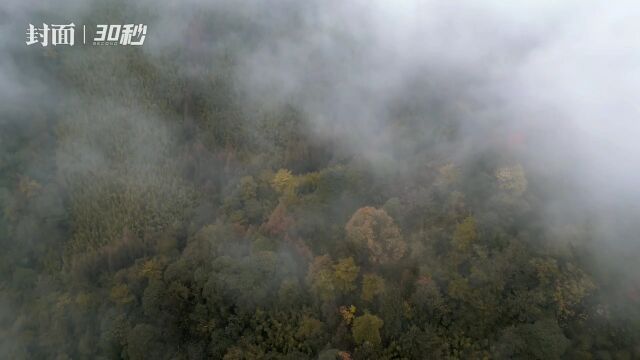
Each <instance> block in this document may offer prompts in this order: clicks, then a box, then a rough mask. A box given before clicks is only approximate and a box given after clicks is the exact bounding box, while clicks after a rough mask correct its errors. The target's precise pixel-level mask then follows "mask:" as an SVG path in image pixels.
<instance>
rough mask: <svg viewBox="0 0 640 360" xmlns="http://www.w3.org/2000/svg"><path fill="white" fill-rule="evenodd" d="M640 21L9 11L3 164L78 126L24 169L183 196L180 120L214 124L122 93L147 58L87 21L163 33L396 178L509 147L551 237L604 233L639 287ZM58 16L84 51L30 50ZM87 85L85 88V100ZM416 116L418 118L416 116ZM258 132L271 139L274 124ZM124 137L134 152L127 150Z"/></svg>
mask: <svg viewBox="0 0 640 360" xmlns="http://www.w3.org/2000/svg"><path fill="white" fill-rule="evenodd" d="M639 18H640V6H638V5H637V4H636V2H635V1H633V0H621V1H615V2H606V1H597V0H588V1H578V0H567V1H562V2H558V1H551V0H544V1H534V0H527V1H519V2H505V1H500V0H486V1H481V2H478V1H472V0H460V1H445V0H424V1H418V0H398V1H385V0H369V1H364V0H352V1H338V0H329V1H315V0H314V1H293V0H279V1H258V0H235V1H234V0H214V1H208V2H207V1H200V0H188V1H165V2H156V1H151V0H144V1H141V2H137V3H136V4H135V5H132V4H128V3H126V2H124V1H111V2H108V3H107V4H105V2H100V1H94V2H83V1H79V0H78V1H70V0H64V1H57V2H55V4H53V3H48V2H46V1H35V0H31V1H19V0H5V1H3V2H2V4H1V5H0V131H2V132H3V134H1V136H0V165H3V161H4V159H5V158H6V159H8V158H9V152H10V149H11V151H12V152H13V151H15V149H14V145H13V142H12V141H13V140H11V139H13V137H14V132H15V137H16V138H17V137H19V136H20V134H21V130H20V129H22V128H24V127H30V126H35V127H38V126H43V127H46V126H53V127H56V126H58V125H59V124H58V125H51V123H53V122H55V120H52V119H53V118H55V117H60V118H62V119H64V120H61V121H60V122H59V123H60V124H62V125H60V126H59V127H56V131H57V134H58V135H59V136H60V138H58V139H56V140H52V139H45V140H44V141H43V144H44V143H48V142H50V143H51V144H53V145H51V147H47V148H46V149H51V148H55V149H56V150H55V154H52V153H50V152H48V150H43V151H44V152H45V153H39V152H38V151H37V150H36V151H34V155H32V156H29V157H28V158H27V160H24V161H25V162H26V165H25V166H24V167H23V173H25V174H26V175H28V176H30V177H33V178H40V179H42V178H62V179H65V180H67V179H69V178H72V177H73V176H74V175H76V174H78V173H79V174H92V176H93V174H97V175H96V177H101V176H103V175H104V176H105V177H107V178H108V177H109V176H113V177H114V178H118V177H123V178H130V179H132V181H133V182H134V183H136V184H140V186H144V185H145V184H147V182H153V186H157V189H159V190H158V191H159V192H162V193H164V194H165V195H166V196H167V197H168V198H167V199H168V200H166V199H165V200H166V201H167V202H169V201H174V200H175V201H182V200H181V199H182V197H183V196H186V195H184V194H183V193H187V191H186V190H185V191H183V190H175V194H174V193H173V192H172V190H171V191H170V190H167V189H168V188H171V187H172V186H174V185H175V184H181V183H180V181H179V180H176V178H177V177H179V176H177V175H176V174H174V173H171V172H166V171H165V168H166V167H168V166H169V165H168V164H170V165H173V163H174V162H175V158H172V157H173V156H174V155H176V154H178V153H179V152H180V151H182V150H183V149H181V148H179V146H178V145H176V144H177V143H179V142H180V141H181V140H183V139H184V138H185V135H184V134H183V133H180V132H179V131H177V130H176V129H175V128H174V127H173V126H172V125H171V124H172V122H174V123H177V122H185V123H187V124H190V121H197V119H191V117H192V115H191V114H190V113H189V110H188V109H186V108H185V110H184V111H181V112H177V111H175V112H171V111H168V112H167V111H164V110H165V108H163V105H162V104H160V105H157V104H156V105H154V106H144V105H141V103H142V100H143V99H146V97H147V96H148V97H152V96H153V94H151V95H149V94H148V93H146V91H147V89H146V88H144V86H143V85H142V81H140V80H139V79H136V78H133V77H132V78H131V79H130V81H128V82H127V83H124V84H123V83H110V81H111V80H110V79H112V78H115V76H114V77H111V76H110V75H109V74H116V73H118V74H119V75H122V74H123V73H124V75H125V76H124V77H126V71H128V70H127V68H125V67H120V66H119V64H118V61H120V60H122V59H123V57H122V56H123V54H125V53H126V54H129V52H130V51H134V50H131V49H129V48H124V47H118V46H115V47H110V48H105V47H102V48H101V47H94V46H91V45H84V46H83V45H81V44H80V43H79V39H81V32H79V31H78V30H79V28H80V27H81V25H82V24H87V25H90V24H96V23H112V24H123V23H145V24H147V25H148V32H147V37H146V42H145V44H144V46H143V47H141V48H139V49H136V50H135V51H140V52H141V54H142V56H144V57H145V61H147V65H148V66H150V67H152V66H155V67H157V68H159V69H165V68H164V66H165V65H166V63H167V62H169V61H174V62H180V63H182V65H181V66H177V70H176V72H177V76H179V77H182V78H183V79H193V80H194V82H195V80H198V79H200V80H201V79H209V78H212V77H213V76H212V75H211V73H212V72H213V71H215V69H216V68H217V67H219V66H226V65H228V63H231V64H232V66H230V67H231V68H232V70H231V74H230V76H231V83H232V86H233V91H234V93H235V94H236V95H237V101H238V105H239V106H240V107H241V108H242V109H243V110H242V117H243V120H244V121H247V122H249V123H250V124H251V123H252V122H257V121H258V120H257V119H256V118H258V117H259V115H256V114H257V113H258V111H254V110H255V109H264V108H267V109H269V108H272V107H278V106H286V105H291V106H293V107H295V108H296V109H297V110H299V111H300V112H301V113H302V114H303V117H304V119H305V121H306V125H307V130H308V131H309V134H310V136H311V137H312V138H314V139H316V140H317V141H319V142H331V143H333V144H334V146H335V148H336V149H340V151H341V152H342V153H343V154H347V155H345V156H351V157H353V158H356V159H358V160H360V161H363V162H365V163H366V164H367V166H368V167H369V168H370V169H371V171H372V172H374V173H377V174H378V175H379V176H380V177H391V178H392V177H393V176H399V177H402V176H406V177H411V176H414V175H415V174H416V173H418V172H419V171H422V170H423V169H424V164H420V163H415V162H413V161H414V160H415V159H416V158H417V157H416V156H414V155H415V153H416V152H418V151H417V150H416V149H415V148H412V147H411V146H410V145H408V144H407V143H406V142H405V140H406V139H407V137H408V136H409V135H411V136H413V137H419V136H422V137H423V138H424V142H425V143H427V142H430V141H434V142H435V141H436V140H435V135H434V134H436V133H440V132H442V133H444V132H446V131H449V130H448V127H449V126H450V124H449V122H450V121H452V122H454V123H455V126H453V125H451V126H452V127H454V128H455V130H454V132H455V136H452V137H451V138H450V139H449V141H447V142H441V143H438V145H437V147H438V148H439V149H440V150H441V151H442V152H446V153H448V154H449V155H450V158H451V159H454V160H455V163H456V164H462V163H464V162H465V161H467V160H470V159H473V158H474V156H476V155H477V154H479V153H482V152H484V151H489V150H491V149H493V150H494V151H500V152H502V154H501V155H504V158H505V159H510V162H509V163H508V164H505V165H512V164H522V166H523V167H524V169H525V173H526V174H527V178H528V179H529V181H530V183H532V184H537V185H536V186H534V191H537V192H538V194H539V195H540V196H541V199H542V200H541V201H542V202H543V203H544V204H543V209H544V214H541V216H542V217H543V218H544V221H545V222H546V224H547V225H548V227H549V229H550V230H549V234H550V235H549V236H554V234H557V235H558V238H559V240H558V241H559V242H561V241H564V240H566V239H561V238H563V237H566V236H568V235H566V234H563V226H565V225H566V224H567V223H570V224H584V223H588V224H589V226H591V228H590V229H592V233H591V234H589V239H581V238H578V239H576V238H571V241H575V242H578V243H580V242H585V243H586V242H587V241H591V240H594V239H595V244H594V246H595V248H596V249H600V250H598V251H599V252H600V254H599V257H598V258H597V259H596V260H595V261H596V262H598V264H599V265H602V266H603V267H611V268H613V269H616V271H621V272H625V271H626V274H625V275H624V276H625V279H622V280H624V281H629V279H630V281H637V280H634V279H636V278H637V276H638V266H637V264H636V263H635V262H636V261H635V257H633V255H632V254H636V253H637V250H638V247H639V246H640V243H639V242H638V240H637V230H638V224H637V219H638V216H639V215H640V205H639V204H640V191H638V189H637V186H638V184H640V141H639V140H638V139H639V137H640V122H639V121H638V119H639V117H640V105H639V102H638V100H637V97H638V94H639V93H640V36H639V34H640V26H638V25H637V23H638V21H637V19H639ZM43 22H44V23H65V24H66V23H70V22H74V23H75V24H76V45H75V46H74V47H73V48H71V47H66V46H58V47H57V48H55V49H53V48H51V47H48V48H43V47H41V46H40V45H38V44H36V45H32V46H26V45H25V31H26V29H27V26H28V24H29V23H33V24H34V25H36V26H40V25H41V23H43ZM203 22H209V23H210V24H213V25H212V27H213V28H214V31H213V32H211V33H209V32H207V31H208V29H209V28H207V27H206V26H200V25H201V23H203ZM119 52H121V53H119ZM54 59H55V61H58V60H60V61H61V62H62V63H63V64H64V66H66V67H67V68H71V69H72V68H74V67H77V69H78V73H79V74H84V75H86V74H90V73H91V72H92V71H96V72H100V75H96V77H95V78H91V77H88V78H80V79H72V80H71V81H67V80H68V79H61V78H60V76H59V74H57V72H56V71H57V67H56V65H53V64H54V63H55V61H54ZM229 59H231V60H229ZM167 68H169V67H167ZM163 71H164V70H163ZM171 71H173V70H171ZM119 72H120V73H119ZM120 78H122V76H121V77H120ZM93 82H95V84H94V83H93ZM80 83H82V84H86V88H85V89H84V90H85V91H84V92H82V91H78V89H76V88H75V85H77V84H80ZM185 83H188V81H185V82H184V83H180V84H178V85H175V84H168V85H167V86H166V92H163V94H162V96H163V97H162V99H163V100H166V102H171V101H173V100H175V99H179V98H180V96H178V95H176V96H173V95H172V92H175V93H181V94H182V93H186V94H188V93H189V91H190V90H189V86H190V85H184V84H185ZM94 90H95V91H94ZM120 91H123V92H127V93H129V94H130V96H129V101H128V102H127V103H121V102H120V103H117V102H115V100H114V99H115V96H113V98H112V96H111V95H113V94H115V93H116V92H118V94H121V93H120ZM185 97H186V98H188V97H189V95H186V96H185ZM175 101H176V103H179V102H180V101H181V100H175ZM185 103H186V101H185ZM406 104H410V107H412V108H411V110H410V111H409V113H410V114H409V115H406V114H405V115H403V116H406V117H407V118H409V120H407V119H406V118H403V117H402V116H400V115H398V114H399V113H401V112H402V111H400V110H398V109H399V108H403V106H405V105H406ZM165 105H166V104H165ZM172 105H174V104H169V105H167V107H168V108H170V107H171V106H172ZM181 106H182V105H180V106H177V107H181ZM185 107H186V105H185ZM403 121H407V122H411V123H412V124H413V126H414V127H412V128H411V129H412V131H414V132H413V133H411V134H406V133H403V132H402V131H399V130H397V129H394V127H393V125H394V124H397V123H398V122H403ZM43 124H45V125H43ZM416 124H417V125H416ZM441 127H443V128H446V129H442V128H441ZM253 131H254V133H253V134H252V136H255V139H256V141H262V140H263V139H262V137H263V134H261V130H260V129H259V128H258V127H257V126H256V128H255V129H254V130H253ZM452 131H453V130H452ZM60 134H62V135H60ZM112 139H116V140H113V141H114V142H119V144H120V143H122V144H124V145H123V146H124V147H125V149H126V153H119V152H118V151H120V150H118V151H116V150H114V148H113V147H112V146H111V145H112V144H111V143H110V142H109V141H111V140H112ZM264 141H266V140H264ZM43 149H45V148H43ZM220 162H222V161H220ZM7 163H8V160H7ZM216 166H220V167H222V166H221V165H220V164H217V163H216V165H212V166H211V168H210V169H209V170H208V171H209V172H210V173H212V174H214V175H212V176H220V177H222V175H218V170H219V168H218V167H216ZM54 168H55V170H54ZM0 169H1V168H0ZM274 170H277V169H274ZM220 172H222V171H221V170H220ZM107 173H109V174H107ZM150 174H151V175H150ZM151 179H153V180H151ZM158 179H159V180H158ZM66 184H67V186H68V183H66ZM0 185H1V184H0ZM0 190H2V189H0ZM67 190H68V189H67ZM52 192H53V190H52ZM0 195H1V196H0V200H3V198H9V197H10V195H7V194H4V195H3V193H2V192H1V191H0ZM178 198H180V200H176V199H178ZM163 199H164V198H163ZM165 200H163V201H165ZM0 204H1V202H0ZM47 206H48V205H47ZM52 211H53V210H52ZM56 211H57V210H56ZM47 216H48V215H47ZM25 231H26V230H25ZM1 235H2V233H0V236H1ZM579 236H581V235H578V237H579ZM569 237H571V236H569ZM552 240H553V239H552ZM33 241H34V242H36V240H33ZM625 256H626V257H625ZM8 306H9V305H5V302H4V301H0V320H2V318H5V317H8V316H9V315H8V313H10V311H5V310H6V308H7V307H8ZM2 346H3V345H2V344H0V349H2ZM4 346H6V345H4Z"/></svg>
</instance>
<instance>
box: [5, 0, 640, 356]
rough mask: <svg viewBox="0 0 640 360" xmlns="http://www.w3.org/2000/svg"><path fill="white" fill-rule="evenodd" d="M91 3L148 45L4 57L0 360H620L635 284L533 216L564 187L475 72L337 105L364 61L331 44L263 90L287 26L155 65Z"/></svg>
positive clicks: (174, 42) (581, 219)
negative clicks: (18, 79) (9, 80)
mask: <svg viewBox="0 0 640 360" xmlns="http://www.w3.org/2000/svg"><path fill="white" fill-rule="evenodd" d="M114 3H118V4H120V3H119V2H114ZM101 6H102V8H98V9H97V10H96V9H91V11H88V12H87V13H85V14H84V15H82V16H83V17H82V18H79V19H78V23H82V22H84V23H87V24H91V23H100V21H101V20H102V19H104V18H105V17H106V18H109V19H120V18H122V17H124V15H122V14H123V13H125V12H126V13H127V14H128V16H133V17H136V16H137V18H140V19H141V20H142V21H143V22H145V21H146V22H149V23H150V31H149V34H148V35H147V36H148V40H147V41H148V43H147V44H145V46H143V47H139V48H133V47H118V46H115V47H108V46H105V47H99V46H85V47H81V46H75V47H73V48H71V47H25V46H15V47H14V48H11V50H10V51H8V52H7V54H6V55H3V58H4V60H3V61H5V63H6V61H7V60H6V59H11V60H12V61H13V64H14V67H13V68H12V70H13V71H15V72H17V73H19V74H29V75H28V76H29V77H30V78H31V79H34V78H35V79H37V81H34V82H33V83H22V86H23V87H22V88H17V87H14V88H12V89H13V90H12V91H15V92H16V94H17V95H16V98H15V99H10V100H11V101H12V102H11V104H10V103H9V101H8V100H7V101H6V102H5V105H3V108H2V109H1V111H2V120H1V121H0V208H1V209H2V211H1V212H0V247H1V249H2V251H1V252H0V357H2V358H6V359H32V358H33V359H40V358H42V359H45V358H47V359H49V358H50V359H205V358H210V359H225V360H232V359H321V360H328V359H342V360H347V359H560V358H568V359H635V358H640V282H638V278H637V273H635V272H634V270H629V272H627V273H626V274H623V271H622V270H624V269H625V266H626V265H624V266H620V267H616V266H613V265H612V264H610V261H608V260H602V257H600V255H602V254H600V249H601V248H600V247H599V246H598V244H599V242H598V241H599V237H602V235H601V233H602V229H598V228H597V227H598V225H599V222H598V218H597V216H598V214H597V213H595V214H594V213H588V211H586V210H585V215H584V216H578V215H575V214H574V215H575V216H571V215H568V214H567V215H566V216H561V217H556V218H555V219H554V221H550V220H549V211H548V204H550V203H552V202H554V201H560V200H558V196H557V194H558V193H559V192H561V191H564V190H566V189H568V188H571V184H567V183H563V182H562V181H561V179H558V178H557V177H554V174H549V172H544V171H540V167H538V166H535V164H533V162H531V161H530V159H528V158H527V156H525V155H523V153H525V151H523V148H526V147H528V146H535V144H531V142H530V141H527V136H528V135H527V134H526V133H521V132H518V131H517V130H512V129H508V128H507V127H501V126H503V125H504V120H503V119H502V118H501V116H498V115H495V116H492V115H487V114H490V113H491V107H492V106H496V107H498V106H500V101H501V99H500V98H499V97H495V98H491V97H490V96H489V95H487V97H483V96H484V95H486V94H483V95H482V96H480V95H479V94H477V89H479V85H478V84H479V82H481V81H482V79H480V78H479V77H478V76H477V74H475V73H474V72H473V71H468V72H466V73H465V72H464V71H456V72H455V73H453V72H451V71H450V70H451V68H444V67H435V66H426V67H424V68H420V74H421V75H419V76H418V75H416V76H412V77H411V78H410V79H409V80H406V81H405V80H404V79H403V81H402V88H401V89H394V94H393V96H387V97H385V98H384V99H383V100H381V99H380V97H379V96H377V95H376V94H379V92H375V91H373V93H372V94H369V93H368V92H367V91H363V92H362V93H360V94H359V95H358V96H354V97H353V98H340V99H338V97H340V96H342V95H343V94H344V93H343V91H344V90H339V89H345V88H346V89H347V91H349V92H351V91H352V90H353V89H354V88H358V86H351V87H350V85H349V81H350V78H349V76H351V75H349V74H354V73H355V75H352V76H354V77H357V76H359V74H360V75H361V74H363V72H362V71H361V66H365V67H366V66H367V65H368V64H367V63H366V62H365V60H363V59H360V60H362V62H360V63H356V64H354V63H350V64H347V62H348V61H347V60H348V59H353V56H354V55H350V54H352V53H356V54H357V53H358V51H359V49H361V46H362V44H361V41H363V40H362V38H360V37H357V36H353V37H350V38H349V37H347V38H342V37H341V36H342V35H340V34H339V35H340V36H337V38H338V40H337V41H338V42H339V44H340V46H338V47H333V48H332V49H327V48H323V47H322V46H319V47H318V48H316V49H315V51H311V52H309V53H305V56H308V59H307V58H306V57H305V58H304V59H302V60H299V61H301V62H303V63H304V62H306V61H309V62H310V65H309V73H308V74H305V76H306V80H305V81H307V83H305V84H306V85H305V86H303V87H301V88H298V87H295V86H292V87H291V89H289V90H291V91H290V92H287V93H284V95H283V93H281V92H279V89H278V88H277V87H278V86H280V85H281V86H283V87H286V86H287V84H284V82H282V83H278V81H275V84H271V80H273V79H272V78H270V75H269V73H268V72H269V71H271V70H273V68H268V67H265V68H264V69H262V68H260V63H259V61H258V63H257V64H254V65H253V67H254V69H255V67H257V69H255V71H254V72H252V73H251V72H247V71H246V69H247V67H246V66H247V61H246V59H247V57H248V56H251V55H250V54H251V53H252V49H255V48H257V47H259V46H261V44H264V43H269V39H274V38H277V37H281V36H291V37H292V38H294V39H296V37H298V36H299V34H298V32H297V31H302V30H300V29H301V28H302V29H305V28H304V26H306V27H307V28H306V29H307V30H308V27H309V25H308V23H306V25H304V24H305V22H308V19H307V20H305V16H304V14H302V13H296V12H295V11H294V10H295V9H296V7H292V10H291V11H292V14H291V15H290V16H289V15H287V16H286V17H285V16H281V17H280V16H275V15H274V14H261V16H264V18H266V20H262V21H257V20H256V21H252V19H256V18H257V17H256V18H254V17H253V16H254V15H255V14H253V15H251V14H250V15H247V14H246V13H242V12H234V13H232V14H231V15H230V14H229V13H225V12H222V11H220V10H219V9H213V10H212V9H209V10H208V11H205V10H202V11H194V12H192V13H190V14H189V16H188V17H184V18H181V21H182V20H184V21H183V24H182V25H181V26H182V27H183V28H181V30H180V31H179V32H177V33H178V34H179V35H180V36H176V37H177V38H178V39H172V38H171V36H166V37H164V39H166V40H167V41H168V45H167V44H164V43H161V41H160V40H162V39H163V36H162V31H167V33H168V28H169V25H166V26H167V28H165V29H164V30H163V26H164V25H163V24H166V22H160V21H157V19H158V18H159V17H160V15H159V14H158V13H154V12H153V11H151V13H150V14H149V13H148V12H147V11H148V10H145V11H142V10H141V9H139V8H134V7H133V6H132V7H131V8H130V7H127V6H125V5H123V4H120V7H115V6H114V7H110V6H108V5H101ZM298 10H299V9H298ZM136 11H138V12H136ZM132 14H133V15H132ZM5 15H6V14H5ZM274 18H275V19H276V20H277V21H278V24H279V26H272V24H273V22H274V21H276V20H274ZM185 19H186V20H185ZM5 20H6V19H5ZM165 20H166V19H165ZM25 24H27V23H26V22H25ZM19 25H20V26H23V25H24V24H22V23H19ZM267 25H269V26H267ZM154 27H155V28H154ZM294 28H295V29H298V30H297V31H294V30H291V31H289V32H287V31H285V30H283V29H294ZM18 30H19V31H18ZM18 30H16V31H15V33H21V31H22V28H19V29H18ZM283 33H285V35H283ZM154 36H155V37H156V38H155V43H154ZM336 49H338V50H339V51H335V50H336ZM323 50H326V52H325V51H323ZM329 50H331V51H333V52H332V53H328V51H329ZM355 57H356V58H357V56H355ZM259 59H262V58H259ZM345 59H347V60H345ZM283 67H284V68H282V69H279V71H284V72H285V73H286V72H287V71H288V70H289V69H287V68H286V66H284V65H283ZM334 67H335V68H334ZM269 69H271V70H269ZM291 71H295V70H294V69H291ZM332 71H336V72H338V73H339V74H345V78H343V79H336V77H335V76H332V75H327V74H330V73H331V72H332ZM365 74H366V73H365ZM25 76H26V75H25ZM295 76H297V77H299V76H300V74H296V75H295ZM3 79H4V78H3ZM247 79H249V80H251V81H248V80H247ZM256 79H259V80H256ZM276 79H277V78H276ZM379 80H380V79H378V80H376V81H379ZM3 81H4V80H3ZM376 81H372V83H371V86H372V87H373V88H376V86H379V85H380V84H378V83H376ZM247 83H249V84H250V85H252V86H254V85H255V86H254V87H253V88H254V89H255V88H257V87H259V88H261V91H257V92H251V91H249V90H247V87H246V86H243V84H245V85H246V84H247ZM271 86H273V88H271ZM300 91H302V92H303V93H302V94H299V93H298V92H300ZM336 94H337V95H336ZM368 95H371V96H372V99H369V98H368V97H367V96H368ZM363 99H365V100H366V101H365V100H363ZM367 99H368V100H367ZM341 102H344V103H341ZM356 103H357V105H353V104H356ZM363 104H364V105H367V104H368V105H367V106H362V105H363ZM369 105H370V106H369ZM365 107H366V108H365ZM345 115H347V116H345ZM370 118H375V119H376V120H375V121H369V120H368V119H370ZM471 118H474V119H476V120H478V122H476V123H473V124H474V125H469V124H470V121H469V119H471ZM471 132H473V133H474V134H476V135H474V136H470V135H469V134H470V133H471ZM527 151H528V150H527ZM551 189H554V191H552V190H551ZM557 189H562V190H557ZM636 191H637V190H636ZM576 207H578V206H576ZM576 207H572V208H574V209H575V208H576ZM578 210H579V209H578ZM578 210H575V211H574V213H579V211H578ZM633 235H635V236H636V237H637V234H633V233H632V234H631V235H630V236H633ZM633 254H636V255H637V252H636V253H630V254H627V255H628V256H630V257H631V258H633V256H634V255H633ZM621 263H622V264H624V262H622V260H621ZM620 268H622V270H621V269H620ZM627 269H634V268H633V267H631V268H629V267H627Z"/></svg>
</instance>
